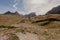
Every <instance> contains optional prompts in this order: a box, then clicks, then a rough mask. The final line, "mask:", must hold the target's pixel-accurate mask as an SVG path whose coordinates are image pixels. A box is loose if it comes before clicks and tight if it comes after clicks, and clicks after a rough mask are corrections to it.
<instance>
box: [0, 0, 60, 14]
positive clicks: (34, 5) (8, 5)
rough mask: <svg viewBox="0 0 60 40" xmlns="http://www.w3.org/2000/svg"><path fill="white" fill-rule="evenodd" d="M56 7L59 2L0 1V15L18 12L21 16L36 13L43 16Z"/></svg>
mask: <svg viewBox="0 0 60 40" xmlns="http://www.w3.org/2000/svg"><path fill="white" fill-rule="evenodd" d="M58 5H60V0H0V13H4V12H6V11H11V12H15V11H18V12H20V13H21V14H28V13H31V12H36V14H37V15H39V14H40V15H43V14H45V13H46V12H47V11H49V10H51V9H52V8H53V7H56V6H58Z"/></svg>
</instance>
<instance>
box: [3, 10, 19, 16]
mask: <svg viewBox="0 0 60 40" xmlns="http://www.w3.org/2000/svg"><path fill="white" fill-rule="evenodd" d="M4 14H10V15H19V13H18V12H17V11H16V12H15V13H12V12H10V11H7V12H6V13H4Z"/></svg>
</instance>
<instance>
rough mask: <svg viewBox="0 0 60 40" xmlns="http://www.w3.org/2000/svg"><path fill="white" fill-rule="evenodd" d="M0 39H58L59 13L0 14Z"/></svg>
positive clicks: (59, 28)
mask: <svg viewBox="0 0 60 40" xmlns="http://www.w3.org/2000/svg"><path fill="white" fill-rule="evenodd" d="M0 40H60V14H56V13H55V14H47V15H39V16H36V15H35V14H33V16H32V15H30V16H29V17H26V15H25V16H23V15H21V14H19V13H18V12H15V13H11V12H9V11H8V12H6V13H5V14H0Z"/></svg>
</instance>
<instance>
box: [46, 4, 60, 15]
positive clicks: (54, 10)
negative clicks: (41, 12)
mask: <svg viewBox="0 0 60 40" xmlns="http://www.w3.org/2000/svg"><path fill="white" fill-rule="evenodd" d="M47 14H60V5H59V6H57V7H54V8H52V9H51V10H50V11H48V12H47Z"/></svg>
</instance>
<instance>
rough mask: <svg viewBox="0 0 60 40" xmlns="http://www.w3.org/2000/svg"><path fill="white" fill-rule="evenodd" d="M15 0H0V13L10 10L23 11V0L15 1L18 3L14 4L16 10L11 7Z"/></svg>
mask: <svg viewBox="0 0 60 40" xmlns="http://www.w3.org/2000/svg"><path fill="white" fill-rule="evenodd" d="M14 1H15V0H0V13H4V12H6V11H11V12H15V11H24V5H23V0H19V2H18V1H16V2H17V3H18V4H17V5H16V8H17V9H16V10H15V8H14V7H13V5H15V3H16V2H14Z"/></svg>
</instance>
